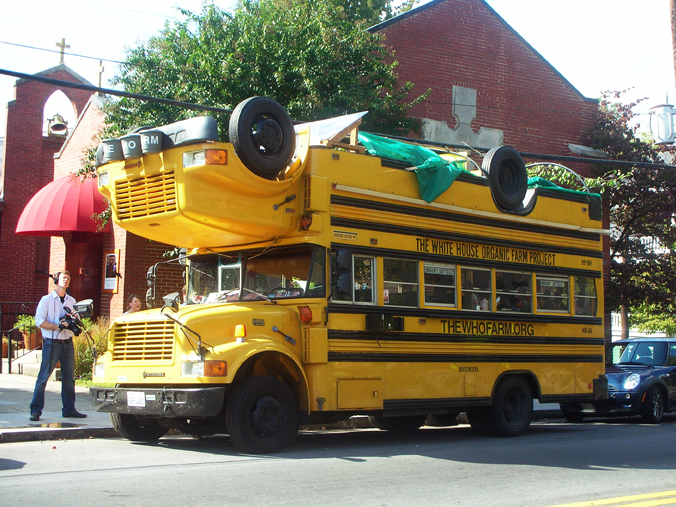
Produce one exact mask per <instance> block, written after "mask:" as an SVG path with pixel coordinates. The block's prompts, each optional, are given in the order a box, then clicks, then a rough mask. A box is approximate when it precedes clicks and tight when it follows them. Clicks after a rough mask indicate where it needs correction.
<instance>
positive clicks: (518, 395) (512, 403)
mask: <svg viewBox="0 0 676 507" xmlns="http://www.w3.org/2000/svg"><path fill="white" fill-rule="evenodd" d="M502 413H503V415H504V417H505V421H507V423H509V424H511V425H514V426H518V425H519V424H520V423H521V421H523V418H524V417H525V414H526V398H525V396H524V395H523V393H522V392H521V390H520V389H511V390H510V391H509V392H508V393H507V395H506V396H505V401H504V404H503V406H502Z"/></svg>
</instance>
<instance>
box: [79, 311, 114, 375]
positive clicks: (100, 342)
mask: <svg viewBox="0 0 676 507" xmlns="http://www.w3.org/2000/svg"><path fill="white" fill-rule="evenodd" d="M82 324H83V327H84V329H85V332H83V333H81V334H80V336H74V337H73V347H74V349H75V369H74V376H75V378H78V379H84V380H91V378H92V368H93V365H94V351H93V348H92V340H93V342H94V344H95V346H96V353H97V355H100V354H102V353H103V352H105V351H106V349H107V348H108V331H109V329H110V321H109V320H108V319H107V318H101V317H100V318H99V319H97V321H96V322H95V323H92V321H91V320H90V319H82ZM87 333H88V334H89V336H87ZM89 337H91V340H90V339H89Z"/></svg>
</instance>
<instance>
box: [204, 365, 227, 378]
mask: <svg viewBox="0 0 676 507" xmlns="http://www.w3.org/2000/svg"><path fill="white" fill-rule="evenodd" d="M227 375H228V363H226V362H225V361H205V362H204V376H205V377H226V376H227Z"/></svg>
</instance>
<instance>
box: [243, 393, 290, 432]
mask: <svg viewBox="0 0 676 507" xmlns="http://www.w3.org/2000/svg"><path fill="white" fill-rule="evenodd" d="M284 420H285V413H284V407H283V406H282V404H281V403H280V402H279V400H278V399H277V398H275V397H274V396H271V395H269V394H266V395H263V396H261V397H260V398H258V399H257V400H256V402H255V403H254V404H253V406H252V407H251V427H252V428H253V430H254V432H256V434H258V435H260V436H271V435H275V434H277V433H278V432H279V431H280V430H281V429H282V427H283V426H284Z"/></svg>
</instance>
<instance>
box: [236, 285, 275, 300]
mask: <svg viewBox="0 0 676 507" xmlns="http://www.w3.org/2000/svg"><path fill="white" fill-rule="evenodd" d="M242 289H243V290H248V291H249V292H251V293H252V294H256V296H258V297H261V298H263V299H265V300H266V301H267V302H268V303H274V304H277V301H275V300H274V299H270V298H269V297H267V296H266V295H265V294H261V293H260V292H256V291H255V290H251V289H247V288H246V287H242Z"/></svg>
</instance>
